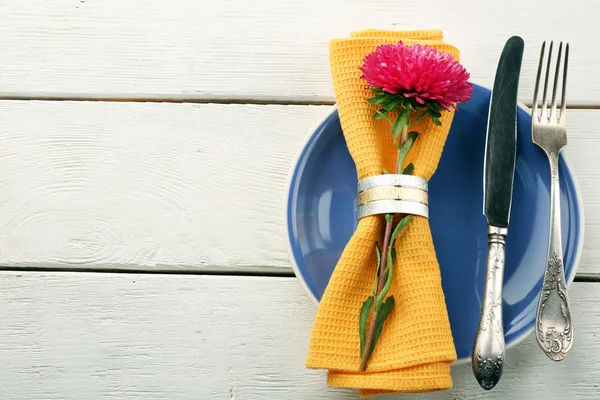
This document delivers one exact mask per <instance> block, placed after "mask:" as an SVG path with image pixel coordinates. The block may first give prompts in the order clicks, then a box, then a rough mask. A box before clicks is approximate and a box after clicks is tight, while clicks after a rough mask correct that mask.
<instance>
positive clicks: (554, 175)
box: [531, 42, 573, 361]
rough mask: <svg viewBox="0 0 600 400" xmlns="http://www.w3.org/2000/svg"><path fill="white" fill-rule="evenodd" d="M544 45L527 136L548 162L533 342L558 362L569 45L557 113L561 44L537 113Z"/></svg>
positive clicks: (563, 340)
mask: <svg viewBox="0 0 600 400" xmlns="http://www.w3.org/2000/svg"><path fill="white" fill-rule="evenodd" d="M545 47H546V42H544V43H543V44H542V51H541V54H540V63H539V66H538V71H537V78H536V80H535V91H534V95H533V109H532V112H531V134H532V138H533V143H535V144H537V145H538V146H539V147H541V148H542V150H544V152H545V153H546V155H547V156H548V160H549V161H550V177H551V188H550V235H549V239H548V256H547V260H546V272H545V274H544V283H543V286H542V293H541V295H540V300H539V304H538V309H537V317H536V338H537V342H538V344H539V345H540V347H541V348H542V349H543V350H544V351H545V353H546V355H547V356H548V357H550V358H551V359H552V360H555V361H560V360H562V359H563V358H565V356H566V355H567V352H568V351H569V349H571V345H572V344H573V326H572V324H571V312H570V310H569V299H568V296H567V285H566V282H565V271H564V266H563V253H562V240H561V227H560V184H559V179H558V178H559V175H558V155H559V153H560V151H561V150H562V149H563V147H565V146H566V145H567V130H566V103H565V91H566V86H567V64H568V62H569V44H568V43H567V44H566V46H565V62H564V68H563V79H562V99H561V102H560V113H559V112H558V110H557V105H556V92H557V88H558V78H559V73H560V66H561V56H562V49H563V44H562V42H561V43H560V46H559V48H558V57H557V61H556V71H555V73H554V89H553V91H552V105H551V106H550V108H548V103H547V99H548V97H547V95H548V78H549V76H550V66H551V61H552V42H550V49H549V51H548V62H547V66H546V79H545V82H544V95H543V100H542V107H541V110H538V103H537V98H538V92H539V85H540V75H541V73H542V65H543V64H544V50H545Z"/></svg>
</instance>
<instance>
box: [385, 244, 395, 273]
mask: <svg viewBox="0 0 600 400" xmlns="http://www.w3.org/2000/svg"><path fill="white" fill-rule="evenodd" d="M391 253H392V264H396V249H395V248H393V247H392V251H391ZM386 278H387V276H386Z"/></svg>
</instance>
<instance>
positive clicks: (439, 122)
mask: <svg viewBox="0 0 600 400" xmlns="http://www.w3.org/2000/svg"><path fill="white" fill-rule="evenodd" d="M431 119H432V120H433V123H434V124H436V125H437V126H441V125H442V121H440V119H439V118H438V117H431Z"/></svg>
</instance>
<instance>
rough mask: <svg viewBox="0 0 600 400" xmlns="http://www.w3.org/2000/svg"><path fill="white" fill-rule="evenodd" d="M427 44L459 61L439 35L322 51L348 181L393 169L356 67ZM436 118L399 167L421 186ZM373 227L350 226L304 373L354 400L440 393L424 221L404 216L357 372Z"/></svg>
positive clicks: (442, 371) (439, 334) (434, 144)
mask: <svg viewBox="0 0 600 400" xmlns="http://www.w3.org/2000/svg"><path fill="white" fill-rule="evenodd" d="M398 40H402V41H403V42H404V44H407V45H411V44H413V43H421V44H427V45H429V46H431V47H434V48H436V49H438V50H440V51H444V52H447V53H449V54H450V55H452V56H453V57H454V58H455V59H457V60H458V59H459V52H458V49H456V48H455V47H453V46H451V45H448V44H446V43H443V42H442V33H441V32H440V31H409V32H396V31H380V30H366V31H362V32H357V33H353V34H352V36H351V38H349V39H338V40H333V41H332V42H331V43H330V61H331V74H332V79H333V86H334V92H335V97H336V100H337V104H338V110H339V116H340V121H341V125H342V129H343V131H344V136H345V139H346V143H347V145H348V149H349V150H350V154H351V155H352V158H353V159H354V162H355V163H356V169H357V171H358V179H363V178H366V177H368V176H372V175H380V174H382V171H383V169H384V168H385V169H386V170H388V171H393V170H394V169H395V163H396V149H395V147H394V145H393V142H392V136H391V134H390V126H389V124H388V122H386V121H384V120H375V119H374V118H373V114H374V113H375V110H376V106H373V105H370V104H368V103H367V99H368V98H369V97H370V95H371V94H370V92H369V91H368V90H365V86H366V82H365V81H364V80H362V79H361V78H360V76H361V71H360V70H359V68H360V67H361V66H362V64H363V58H364V57H365V56H366V55H367V54H368V53H370V52H372V51H373V50H375V48H376V47H377V46H379V45H381V44H385V43H394V44H395V43H397V42H398ZM453 116H454V113H453V112H445V113H444V115H443V116H442V118H441V121H442V126H436V125H434V124H433V123H432V122H431V120H430V119H429V118H424V119H423V120H422V121H421V122H419V123H418V124H417V125H415V126H414V127H413V128H411V129H414V130H416V131H418V132H419V138H418V140H417V141H416V143H415V145H414V147H413V148H412V150H411V151H410V152H409V155H408V157H407V160H406V161H405V166H406V165H408V164H409V163H411V162H412V163H413V164H414V174H415V175H418V176H420V177H423V178H424V179H427V180H429V179H430V178H431V176H432V175H433V173H434V172H435V170H436V168H437V165H438V162H439V159H440V156H441V154H442V150H443V148H444V143H445V141H446V137H447V135H448V131H449V129H450V124H451V123H452V118H453ZM383 227H384V223H383V217H382V216H371V217H367V218H363V219H361V220H360V221H359V223H358V227H357V229H356V232H355V233H354V235H353V236H352V238H351V239H350V242H349V243H348V245H347V246H346V248H345V250H344V252H343V254H342V256H341V258H340V260H339V262H338V264H337V266H336V268H335V270H334V272H333V275H332V276H331V279H330V281H329V285H328V286H327V289H326V290H325V293H324V295H323V298H322V300H321V303H320V305H319V310H318V312H317V316H316V318H315V321H314V325H313V330H312V335H311V338H310V346H309V351H308V358H307V361H306V365H307V367H309V368H322V369H328V370H329V372H328V376H327V381H328V383H329V385H331V386H339V387H350V388H358V389H359V393H360V395H361V396H371V395H375V394H379V393H388V392H401V393H421V392H430V391H439V390H445V389H450V388H451V387H452V379H451V377H450V363H451V362H452V361H454V360H456V350H455V348H454V343H453V341H452V332H451V331H450V322H449V321H448V313H447V310H446V303H445V299H444V293H443V292H442V286H441V277H440V271H439V265H438V262H437V258H436V256H435V250H434V248H433V242H432V238H431V231H430V229H429V221H428V220H427V219H426V218H423V217H419V216H413V219H412V221H411V223H410V224H409V225H408V226H407V227H406V228H404V230H403V232H402V233H401V235H400V236H399V237H398V239H397V240H396V252H397V261H396V266H395V267H396V268H395V271H396V273H395V275H394V280H393V284H392V288H391V290H390V292H389V294H390V295H393V296H394V299H395V305H394V307H393V308H392V311H391V314H390V316H389V317H388V319H387V320H386V322H385V325H384V327H383V333H382V335H381V337H380V339H379V342H378V343H377V345H376V347H375V351H374V352H373V355H372V357H371V359H370V361H369V364H368V367H367V370H366V371H365V372H360V371H359V364H360V351H359V348H360V342H359V334H358V320H359V313H360V309H361V307H362V304H363V302H364V301H365V300H366V299H367V297H369V296H370V294H371V290H372V286H373V281H374V279H375V274H376V268H377V265H376V264H377V261H376V254H375V243H376V242H377V241H380V242H381V241H382V238H383Z"/></svg>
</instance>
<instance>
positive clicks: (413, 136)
mask: <svg viewBox="0 0 600 400" xmlns="http://www.w3.org/2000/svg"><path fill="white" fill-rule="evenodd" d="M418 136H419V133H418V132H416V131H411V132H408V135H407V138H406V143H404V146H402V148H401V149H400V151H399V152H398V165H400V166H401V165H402V164H404V159H405V158H406V155H407V154H408V152H409V151H410V149H411V148H412V147H413V144H415V140H417V137H418Z"/></svg>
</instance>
